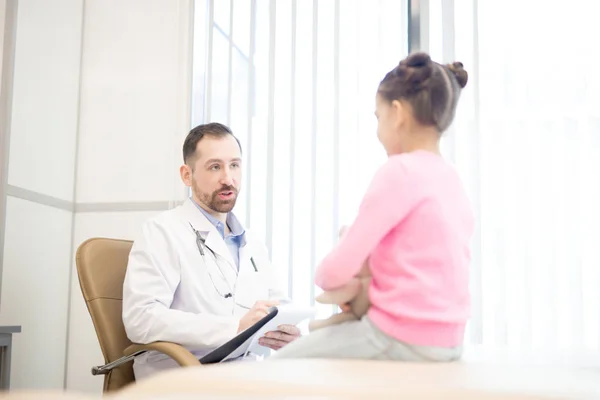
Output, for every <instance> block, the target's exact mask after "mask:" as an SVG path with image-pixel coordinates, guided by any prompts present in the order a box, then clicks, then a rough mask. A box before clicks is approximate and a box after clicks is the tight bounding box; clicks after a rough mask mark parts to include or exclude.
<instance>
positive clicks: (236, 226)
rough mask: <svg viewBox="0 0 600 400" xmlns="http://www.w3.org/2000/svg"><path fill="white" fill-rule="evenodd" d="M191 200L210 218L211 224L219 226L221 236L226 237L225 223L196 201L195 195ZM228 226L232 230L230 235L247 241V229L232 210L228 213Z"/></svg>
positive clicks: (243, 241) (242, 241)
mask: <svg viewBox="0 0 600 400" xmlns="http://www.w3.org/2000/svg"><path fill="white" fill-rule="evenodd" d="M190 200H192V203H194V205H195V206H196V208H198V210H200V212H201V213H202V214H204V216H205V217H206V219H208V221H209V222H210V223H211V224H213V225H214V227H215V228H217V231H218V232H219V233H220V234H221V237H222V238H225V227H224V226H223V223H222V222H221V221H219V220H218V219H216V218H215V217H213V216H212V215H210V214H209V213H208V211H206V210H205V209H204V208H202V207H200V205H199V204H198V203H196V201H195V200H194V198H193V197H190ZM227 226H228V227H229V231H230V232H231V233H230V235H229V236H228V237H232V238H239V240H240V241H241V243H242V244H244V243H245V242H246V241H245V233H246V230H245V229H244V227H243V226H242V224H241V223H240V221H239V220H238V219H237V217H236V216H235V215H234V214H233V213H232V212H228V213H227Z"/></svg>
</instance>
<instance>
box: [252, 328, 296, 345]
mask: <svg viewBox="0 0 600 400" xmlns="http://www.w3.org/2000/svg"><path fill="white" fill-rule="evenodd" d="M277 329H278V330H276V331H273V332H267V333H265V336H263V337H261V338H260V339H258V344H260V345H261V346H265V347H268V348H270V349H273V350H279V349H280V348H282V347H283V346H285V345H286V344H288V343H290V342H293V341H294V340H296V339H298V338H299V337H300V329H298V327H297V326H294V325H279V326H278V327H277Z"/></svg>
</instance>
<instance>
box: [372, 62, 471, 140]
mask: <svg viewBox="0 0 600 400" xmlns="http://www.w3.org/2000/svg"><path fill="white" fill-rule="evenodd" d="M468 78H469V75H468V74H467V71H465V70H464V69H463V65H462V63H460V62H454V63H452V64H446V65H441V64H438V63H436V62H433V61H432V60H431V57H430V56H429V54H427V53H413V54H411V55H409V56H408V57H406V58H405V59H404V60H402V61H400V64H399V65H398V66H396V67H395V68H394V69H393V70H391V71H390V72H388V73H387V74H386V75H385V77H384V78H383V80H382V81H381V83H380V84H379V90H378V93H379V94H380V95H381V96H382V97H383V98H384V99H386V100H387V101H389V102H392V101H394V100H405V101H406V102H408V103H409V104H410V105H411V107H412V111H413V115H414V117H415V119H416V120H417V121H418V122H419V123H421V124H423V125H428V126H435V127H436V128H437V130H438V131H439V132H440V133H442V132H444V131H445V130H446V129H448V127H449V126H450V125H451V124H452V121H453V120H454V114H455V111H456V105H457V104H458V98H459V97H460V92H461V89H462V88H464V87H465V86H466V84H467V81H468Z"/></svg>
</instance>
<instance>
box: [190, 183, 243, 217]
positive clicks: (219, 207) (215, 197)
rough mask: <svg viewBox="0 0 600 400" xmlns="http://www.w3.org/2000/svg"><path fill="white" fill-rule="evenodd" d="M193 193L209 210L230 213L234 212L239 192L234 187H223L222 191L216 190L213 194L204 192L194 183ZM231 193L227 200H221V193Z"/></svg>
mask: <svg viewBox="0 0 600 400" xmlns="http://www.w3.org/2000/svg"><path fill="white" fill-rule="evenodd" d="M192 191H193V192H194V195H195V196H196V198H197V199H198V200H200V201H201V202H202V203H203V204H204V205H206V206H207V207H208V208H209V209H211V210H213V211H215V212H219V213H228V212H230V211H231V210H233V207H235V203H236V201H237V195H238V190H237V188H235V187H234V186H222V187H221V188H220V189H218V190H215V191H214V192H212V193H206V192H202V191H201V190H200V188H199V187H198V186H197V185H196V183H195V182H194V183H193V184H192ZM223 192H231V194H230V195H229V196H228V198H227V199H223V198H221V196H219V193H223Z"/></svg>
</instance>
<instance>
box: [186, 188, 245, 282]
mask: <svg viewBox="0 0 600 400" xmlns="http://www.w3.org/2000/svg"><path fill="white" fill-rule="evenodd" d="M181 207H182V211H183V217H184V218H185V219H186V220H187V222H188V223H189V224H191V225H192V226H193V227H194V229H195V230H197V231H198V232H200V235H201V236H202V237H203V238H204V239H205V240H206V241H205V244H206V247H208V248H209V249H210V250H212V251H213V252H215V254H218V255H219V256H220V257H222V258H224V259H225V260H226V261H227V263H228V264H229V266H230V267H231V269H232V270H233V271H234V272H235V273H236V274H237V267H236V266H235V263H234V261H233V257H232V256H231V253H230V252H229V248H228V247H227V244H226V243H225V241H224V240H223V238H222V237H221V234H220V233H219V231H218V230H217V228H216V227H215V226H214V225H213V224H212V223H211V222H210V221H209V220H208V218H206V216H205V215H204V214H202V213H201V212H200V210H198V208H197V207H196V205H195V204H194V203H193V202H192V199H190V198H188V199H187V200H186V201H185V202H184V203H183V205H182V206H181ZM190 229H191V228H190Z"/></svg>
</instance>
